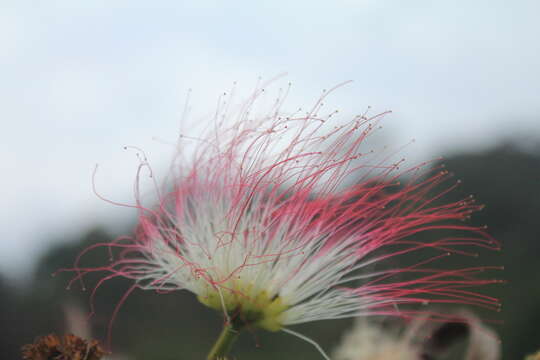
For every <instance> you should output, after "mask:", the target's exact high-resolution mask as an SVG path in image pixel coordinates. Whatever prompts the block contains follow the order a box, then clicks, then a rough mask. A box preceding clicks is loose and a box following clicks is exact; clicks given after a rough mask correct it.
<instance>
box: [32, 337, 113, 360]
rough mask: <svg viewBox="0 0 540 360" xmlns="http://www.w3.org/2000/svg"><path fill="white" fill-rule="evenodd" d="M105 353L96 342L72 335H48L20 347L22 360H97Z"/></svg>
mask: <svg viewBox="0 0 540 360" xmlns="http://www.w3.org/2000/svg"><path fill="white" fill-rule="evenodd" d="M105 354H106V353H105V351H104V350H103V349H102V348H101V347H100V346H99V343H98V342H97V341H96V340H90V341H87V340H84V339H81V338H80V337H77V336H75V335H72V334H67V335H63V336H58V335H56V334H50V335H46V336H42V337H39V338H38V339H37V340H36V341H35V343H33V344H27V345H24V346H23V347H22V358H23V359H24V360H49V359H57V360H99V359H101V358H102V357H103V356H104V355H105Z"/></svg>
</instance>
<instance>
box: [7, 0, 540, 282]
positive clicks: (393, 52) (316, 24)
mask: <svg viewBox="0 0 540 360" xmlns="http://www.w3.org/2000/svg"><path fill="white" fill-rule="evenodd" d="M539 13H540V2H538V1H533V0H531V1H498V0H492V1H482V0H479V1H453V2H449V1H437V2H435V1H407V2H404V1H384V0H365V1H362V0H357V1H352V0H343V1H339V0H336V1H314V0H310V1H304V0H300V1H294V2H293V1H279V0H278V1H227V2H225V1H217V0H216V1H207V0H197V1H195V0H194V1H152V2H150V1H136V0H134V1H121V0H117V1H105V0H102V1H100V0H93V1H83V0H58V1H54V0H50V1H37V0H36V1H26V0H17V1H15V0H13V1H9V0H7V1H3V2H2V4H1V5H0V79H2V80H1V82H0V105H1V106H0V119H1V120H0V121H1V124H2V132H1V135H0V136H1V141H0V151H1V152H2V153H3V154H4V158H3V159H4V160H3V161H2V162H1V163H0V173H1V175H2V176H1V177H0V194H1V198H2V201H3V204H4V206H3V207H2V208H0V234H1V238H0V255H1V258H0V260H1V261H0V272H1V273H3V274H5V275H6V276H8V277H14V278H17V277H24V276H28V275H29V274H30V273H31V271H32V269H33V268H32V267H33V265H34V264H35V260H36V259H37V257H38V256H39V254H41V253H42V252H43V251H44V250H45V249H46V248H47V247H48V246H50V245H51V243H53V242H54V241H55V239H68V238H70V236H76V234H78V233H79V232H80V231H81V229H88V228H91V227H92V226H95V225H99V224H105V225H106V226H109V227H111V228H114V226H115V225H118V224H126V223H127V222H128V219H131V218H132V217H133V215H134V214H133V212H131V211H130V210H127V209H122V208H118V207H115V206H112V205H110V204H108V203H107V202H104V201H103V200H100V199H99V198H98V197H97V196H96V195H95V194H94V193H93V191H92V173H93V171H94V168H95V166H96V164H98V165H99V168H98V169H99V170H98V172H97V174H96V176H95V185H96V187H97V189H98V191H99V193H100V194H102V195H103V196H105V197H107V198H109V199H112V200H115V201H123V202H130V201H132V200H133V195H132V190H133V183H134V177H135V171H136V167H137V164H138V160H137V157H136V156H135V154H134V152H133V151H129V150H128V151H125V150H124V149H123V147H124V146H126V145H127V146H137V147H139V148H142V149H144V151H145V152H146V154H147V155H148V158H149V160H150V161H151V163H152V164H154V165H155V168H156V169H157V172H158V174H159V173H160V170H161V169H165V168H166V166H167V162H168V161H169V160H170V159H171V156H172V154H173V151H174V145H172V144H174V141H175V139H176V137H177V135H178V132H179V128H180V122H181V119H182V114H183V109H184V104H185V102H186V97H187V93H188V89H191V95H190V98H189V99H190V100H189V104H190V108H191V111H190V116H193V117H194V118H197V119H205V116H208V115H209V114H211V113H212V109H214V108H215V104H216V102H217V98H218V96H219V95H220V94H221V93H223V92H224V91H228V90H229V89H230V88H231V87H232V84H233V83H234V82H236V84H237V85H236V87H237V88H238V89H239V93H244V94H246V95H248V94H249V91H250V90H251V89H253V88H254V86H255V84H256V83H257V81H258V79H259V78H262V79H263V80H265V79H271V78H273V77H274V76H276V75H278V74H282V73H286V74H287V75H285V76H284V77H283V78H282V79H281V80H278V82H281V83H284V84H286V83H288V82H289V81H290V82H291V83H292V84H293V85H292V92H291V95H290V97H289V100H288V104H290V107H291V110H294V109H296V108H297V107H298V106H305V105H306V104H307V105H309V104H312V103H313V102H314V101H315V100H316V99H317V98H318V97H319V96H320V94H321V91H322V90H323V89H327V88H330V87H332V86H334V85H336V84H338V83H341V82H343V81H346V80H353V82H352V83H350V84H348V85H346V86H344V87H342V88H340V89H339V90H338V91H336V92H335V93H334V94H332V96H331V103H332V106H335V107H336V108H337V109H340V110H342V112H343V113H344V114H356V113H362V112H364V111H365V110H366V109H367V108H368V106H370V107H371V110H370V111H371V113H373V114H375V113H378V112H383V111H386V110H392V111H393V113H392V114H391V115H389V116H387V117H385V119H384V122H383V125H384V134H385V135H384V139H386V141H388V142H391V143H392V144H394V143H395V144H405V143H408V142H409V141H410V140H411V139H415V143H414V144H413V145H411V146H410V147H408V148H407V150H408V151H409V152H410V156H411V157H412V158H413V159H421V160H426V159H432V158H434V157H437V156H439V155H441V154H448V153H452V152H456V151H467V150H479V149H484V148H488V147H490V146H493V145H495V144H497V143H499V142H501V141H504V140H505V139H508V138H516V139H519V141H524V142H527V141H534V139H538V138H540V115H539V113H540V101H539V100H540V99H539V94H540V66H539V64H540V42H539V41H538V34H540V25H539V24H540V22H538V21H537V20H538V14H539ZM201 121H204V120H201ZM188 130H189V129H188ZM501 171H511V169H501Z"/></svg>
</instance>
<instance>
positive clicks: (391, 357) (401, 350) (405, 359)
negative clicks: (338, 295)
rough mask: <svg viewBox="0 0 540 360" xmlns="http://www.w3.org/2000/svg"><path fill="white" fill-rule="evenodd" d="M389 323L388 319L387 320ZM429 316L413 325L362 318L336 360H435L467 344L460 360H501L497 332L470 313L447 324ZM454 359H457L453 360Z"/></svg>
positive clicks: (339, 347) (423, 317)
mask: <svg viewBox="0 0 540 360" xmlns="http://www.w3.org/2000/svg"><path fill="white" fill-rule="evenodd" d="M450 314H451V312H450V313H449V315H450ZM386 320H388V319H386ZM432 320H434V319H432V318H430V316H429V315H428V314H426V315H424V316H422V317H419V318H416V319H414V320H413V321H411V322H408V321H394V322H388V321H385V322H382V321H371V320H368V319H366V318H358V319H356V321H355V324H354V327H353V328H352V329H351V330H350V331H349V332H347V333H346V334H345V335H344V337H343V339H342V342H341V344H340V345H339V346H338V347H337V348H336V349H335V351H334V353H333V356H332V359H334V360H435V359H441V358H445V359H446V358H447V357H448V355H449V353H450V352H452V351H455V350H457V349H456V346H455V345H457V344H459V343H460V342H462V343H466V346H465V348H464V349H460V350H462V351H461V352H463V354H461V356H460V357H459V358H460V359H464V360H499V359H500V357H501V346H500V341H499V338H498V337H497V335H496V334H495V332H494V331H493V330H491V329H490V328H488V327H486V326H485V325H483V324H482V323H481V322H480V320H479V319H478V318H477V317H476V316H474V315H473V314H471V313H470V312H468V311H463V310H461V311H459V312H456V313H455V315H454V318H453V319H452V318H451V317H449V318H448V319H447V321H432ZM452 358H453V357H452Z"/></svg>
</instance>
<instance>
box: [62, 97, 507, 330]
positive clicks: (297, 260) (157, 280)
mask: <svg viewBox="0 0 540 360" xmlns="http://www.w3.org/2000/svg"><path fill="white" fill-rule="evenodd" d="M263 92H264V89H257V90H256V91H255V92H254V94H253V96H252V97H251V98H250V99H248V101H246V102H245V103H244V104H243V105H242V106H241V107H240V108H239V109H237V110H236V111H233V112H231V110H229V108H228V107H227V106H225V105H224V102H225V100H228V99H225V98H224V99H223V101H221V102H220V105H219V106H218V110H217V111H216V116H215V118H214V119H213V122H212V125H213V126H214V129H212V130H209V131H208V134H207V135H206V136H205V137H204V138H202V139H192V138H187V137H183V138H182V140H181V141H186V142H187V141H192V142H196V143H197V144H198V145H197V146H196V150H195V153H194V154H190V155H189V156H186V155H185V154H181V153H179V155H178V159H179V161H178V162H176V163H175V165H174V166H173V172H172V174H173V175H172V181H171V182H170V183H169V184H167V186H165V188H162V189H160V190H159V192H158V194H159V203H158V204H157V206H155V207H146V206H143V205H142V204H141V202H140V201H139V198H140V197H139V194H138V185H136V199H137V202H136V204H135V205H133V206H135V207H136V208H138V209H139V226H138V227H137V229H136V231H135V233H134V235H133V236H129V237H122V238H119V239H117V240H116V241H115V242H113V243H110V244H96V245H94V246H92V247H90V248H89V249H87V250H85V252H83V254H81V256H83V255H84V253H86V252H87V251H91V250H92V249H95V248H96V247H108V248H109V249H110V250H111V256H112V257H111V258H112V259H113V260H112V261H111V262H110V263H108V264H106V265H104V266H102V267H96V268H86V267H80V266H79V265H78V263H79V259H80V257H79V259H77V261H76V263H75V267H74V268H73V269H71V270H74V271H76V273H77V275H76V276H75V277H74V279H73V280H72V282H73V281H76V280H79V279H82V277H83V276H84V275H85V274H87V273H90V272H95V271H99V272H104V273H105V274H106V275H105V276H104V278H103V279H102V280H101V281H100V282H99V283H98V284H97V286H96V289H97V288H98V287H99V286H100V285H101V284H102V283H103V282H104V281H106V280H108V279H111V278H113V277H124V278H129V279H133V280H135V283H134V285H133V287H132V289H130V292H131V290H133V289H135V288H137V287H139V288H144V289H153V290H157V291H171V290H175V289H188V290H190V291H192V292H194V293H196V294H197V295H201V294H198V293H197V290H196V289H197V287H195V288H194V287H190V286H195V285H192V284H191V282H190V283H189V284H188V283H187V282H186V281H187V280H185V279H188V278H189V277H190V276H191V278H192V280H193V281H194V284H196V282H197V281H199V282H203V283H205V284H207V285H208V287H209V288H211V289H219V291H224V292H238V291H239V290H238V289H236V288H233V287H231V285H230V284H231V281H232V280H233V279H241V278H242V276H243V274H246V273H249V274H251V275H250V276H252V277H253V276H256V275H253V274H257V271H258V270H257V269H258V268H260V271H267V272H271V271H275V273H276V274H278V273H279V274H280V275H279V276H278V275H276V276H275V277H273V276H272V275H271V274H269V275H268V276H265V277H264V278H265V279H271V280H272V284H270V283H269V285H268V286H269V287H270V285H271V286H272V287H273V288H282V289H287V285H290V284H291V283H292V282H294V279H295V278H296V277H298V276H300V275H301V274H305V272H306V271H307V272H309V271H311V272H313V275H312V276H307V277H306V278H305V279H304V280H303V282H304V283H305V282H310V281H311V282H312V284H310V287H309V288H305V287H302V286H304V285H303V284H299V285H298V293H302V294H304V295H302V296H301V295H298V298H294V297H293V295H289V296H288V299H293V300H291V303H290V304H289V306H290V308H291V314H292V311H293V310H294V309H297V310H296V313H294V316H293V315H291V317H290V318H291V320H290V322H288V323H291V324H292V323H300V322H304V321H311V320H314V319H324V318H339V317H348V316H357V315H368V314H394V315H401V316H409V315H413V314H414V313H415V312H416V310H409V311H404V310H403V309H399V310H398V309H397V308H396V306H395V305H397V304H424V303H426V302H430V303H454V304H456V303H459V304H472V305H478V306H482V307H486V308H492V309H497V308H498V306H499V303H498V300H497V299H495V298H492V297H489V296H486V295H483V294H481V293H479V292H477V291H476V290H474V288H475V287H476V286H478V285H485V284H490V283H494V282H497V281H496V280H493V279H485V278H483V277H482V276H480V274H482V273H483V272H484V271H485V270H487V269H489V267H486V266H477V267H469V268H462V269H454V270H448V269H441V268H438V267H437V266H436V264H437V263H439V262H441V261H442V258H444V257H447V256H449V255H450V254H459V255H465V256H475V255H476V252H475V250H474V248H488V249H497V248H498V244H497V243H496V242H495V241H494V240H493V239H492V238H491V237H490V236H489V235H488V234H487V233H486V232H485V231H484V229H483V228H479V227H474V226H470V225H467V224H466V223H465V222H464V220H467V219H468V218H469V216H470V214H471V213H473V212H475V211H478V210H480V209H481V208H482V206H481V205H478V204H476V203H475V201H474V199H472V198H470V197H469V198H465V199H463V200H461V201H458V202H452V203H444V202H442V200H441V198H442V197H443V195H445V194H446V193H447V192H449V191H451V190H452V189H453V188H455V187H456V186H457V183H456V182H455V181H452V180H451V177H450V175H449V174H448V172H447V171H446V170H444V169H443V168H440V167H439V168H437V167H435V168H433V167H432V166H431V165H430V164H428V163H424V164H421V165H419V166H414V167H411V168H407V169H401V167H403V160H399V161H397V162H391V161H390V159H389V158H390V156H388V157H385V156H384V155H383V156H380V155H378V154H377V153H374V152H370V151H368V150H364V149H363V148H362V145H363V144H364V143H365V140H366V138H367V137H368V136H370V134H371V133H372V132H373V131H374V130H375V129H376V128H377V126H378V122H379V120H380V119H381V118H382V116H383V115H384V114H379V115H376V116H372V117H368V116H367V115H366V114H362V115H359V116H357V117H355V118H354V119H352V120H349V121H347V122H339V121H337V120H333V119H332V118H333V117H334V116H335V115H336V112H331V113H329V114H326V115H321V113H322V108H323V105H324V104H323V102H324V99H325V98H326V96H327V94H328V92H327V93H325V95H323V96H322V97H321V98H320V99H319V100H318V101H317V102H316V104H315V105H314V106H313V107H312V108H311V109H309V110H308V111H307V112H301V111H299V112H298V113H295V114H286V115H285V114H284V113H283V111H282V110H281V108H282V105H283V101H284V100H285V98H286V97H287V96H286V95H287V92H288V90H285V91H283V92H281V93H280V95H279V96H278V97H277V99H276V101H275V102H274V103H273V105H272V106H271V108H270V109H269V110H266V112H265V113H264V114H263V115H257V114H253V113H254V112H255V108H256V101H257V100H258V98H259V97H260V96H261V94H263ZM331 122H335V125H332V124H331ZM186 158H188V159H187V160H186ZM146 167H148V164H147V163H146V162H145V161H143V162H142V163H141V167H140V169H139V173H138V174H140V173H141V170H142V169H144V168H146ZM351 180H354V181H353V183H352V184H351V185H348V186H347V185H345V184H347V183H348V182H350V181H351ZM138 182H139V175H138V176H137V184H138ZM216 209H221V212H219V213H218V214H217V215H216V214H214V212H218V210H216ZM206 213H211V214H212V215H208V216H206V215H204V214H206ZM188 228H189V229H190V230H191V229H204V232H203V231H201V232H200V233H198V234H193V233H188V232H187V231H186V229H188ZM432 230H452V231H455V232H456V235H455V236H452V237H443V238H440V236H439V235H438V234H437V233H436V232H433V235H434V236H435V237H434V238H432V239H430V240H429V241H426V240H425V237H422V239H419V238H418V234H419V233H423V232H426V231H432ZM336 249H337V250H336ZM422 249H424V250H425V249H428V250H430V251H431V254H430V255H427V257H426V258H425V259H424V260H423V261H421V262H418V263H416V264H414V265H411V266H407V267H398V268H385V267H383V265H384V264H385V263H388V264H391V263H392V262H391V261H388V260H389V259H390V258H398V257H399V256H402V255H404V254H407V253H410V252H413V251H418V250H422ZM224 254H225V255H224ZM328 257H334V258H336V259H339V262H337V261H332V260H333V259H328ZM218 258H219V259H218ZM171 259H172V260H171ZM201 259H204V261H202V260H201ZM224 264H226V265H227V266H225V265H224ZM340 264H341V265H340ZM342 265H343V266H342ZM280 266H282V267H284V268H280ZM372 268H374V270H372ZM366 269H370V271H369V272H367V270H366ZM284 270H285V271H286V272H287V274H286V275H283V274H282V273H283V271H284ZM179 273H182V274H183V275H182V276H183V277H181V278H179V277H178V274H179ZM324 273H326V274H334V275H333V276H327V277H324V281H323V280H320V279H323V277H321V275H320V274H324ZM186 274H187V275H186ZM317 276H320V278H319V277H317ZM182 279H184V280H182ZM189 281H191V280H189ZM317 281H319V282H320V289H318V291H316V290H317ZM290 287H293V286H292V285H290ZM313 289H315V291H314V290H313ZM293 290H294V289H293ZM293 290H291V293H292V292H293ZM94 291H95V290H94ZM329 292H335V293H336V294H338V295H339V296H342V297H343V298H344V299H346V300H343V301H344V302H345V303H346V305H344V308H343V311H342V312H341V313H333V314H332V315H331V316H328V317H325V309H324V306H322V305H321V306H322V307H321V311H320V316H319V317H317V316H318V315H317V312H316V309H315V310H314V307H310V306H307V307H305V308H304V307H302V306H300V305H306V304H307V305H309V303H310V302H311V301H314V299H320V298H321V296H323V295H324V294H328V293H329ZM127 295H128V294H126V296H127ZM235 295H237V296H242V295H243V294H241V293H239V294H235ZM338 295H335V297H334V298H335V299H338V300H339V299H340V298H339V296H338ZM245 296H247V297H249V295H248V294H245ZM276 296H282V294H276ZM323 298H324V296H323ZM354 298H357V299H358V303H359V305H358V307H357V308H355V307H354ZM124 299H125V297H124ZM124 299H122V300H121V302H123V300H124ZM351 299H353V300H351ZM303 309H306V310H303ZM302 311H305V312H306V313H309V314H308V315H306V316H305V317H303V314H301V312H302ZM288 323H287V324H288Z"/></svg>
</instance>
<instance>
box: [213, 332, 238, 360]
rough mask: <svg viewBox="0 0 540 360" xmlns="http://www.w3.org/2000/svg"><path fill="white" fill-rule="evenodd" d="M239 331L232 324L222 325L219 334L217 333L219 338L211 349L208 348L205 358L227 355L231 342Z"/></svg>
mask: <svg viewBox="0 0 540 360" xmlns="http://www.w3.org/2000/svg"><path fill="white" fill-rule="evenodd" d="M239 333H240V331H239V330H237V329H235V327H234V326H233V325H232V324H227V325H225V326H224V327H223V330H222V331H221V334H220V335H219V338H218V339H217V341H216V343H215V344H214V346H213V347H212V350H210V353H209V354H208V357H207V360H217V359H222V358H224V357H225V355H227V354H228V353H229V351H230V350H231V347H232V344H233V343H234V341H235V340H236V338H237V337H238V334H239Z"/></svg>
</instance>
